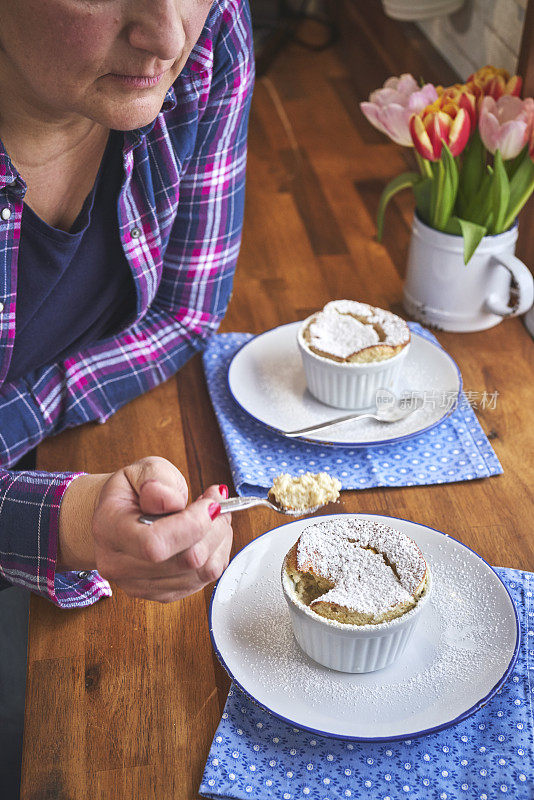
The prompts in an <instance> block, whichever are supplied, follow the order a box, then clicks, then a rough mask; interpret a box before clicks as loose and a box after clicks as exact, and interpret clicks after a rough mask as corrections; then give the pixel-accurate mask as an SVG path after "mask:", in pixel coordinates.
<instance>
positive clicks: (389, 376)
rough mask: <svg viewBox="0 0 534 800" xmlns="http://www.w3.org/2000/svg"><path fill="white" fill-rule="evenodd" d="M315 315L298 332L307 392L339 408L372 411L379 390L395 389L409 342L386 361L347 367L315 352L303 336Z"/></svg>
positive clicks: (322, 401)
mask: <svg viewBox="0 0 534 800" xmlns="http://www.w3.org/2000/svg"><path fill="white" fill-rule="evenodd" d="M314 316H315V314H312V315H311V316H310V317H308V318H307V319H305V320H304V322H303V323H302V325H301V326H300V328H299V330H298V333H297V342H298V346H299V350H300V354H301V356H302V363H303V366H304V373H305V375H306V383H307V384H308V389H309V390H310V392H311V393H312V394H313V396H314V397H316V398H317V400H320V401H321V403H326V405H329V406H335V407H336V408H369V407H371V406H374V405H375V397H376V392H377V390H378V389H390V390H391V391H392V390H393V389H394V388H395V385H396V383H397V380H398V377H399V375H400V373H401V370H402V367H403V364H404V360H405V358H406V356H407V354H408V349H409V347H410V343H409V342H408V344H407V345H406V347H403V348H402V350H401V351H400V353H397V355H395V356H393V357H392V358H387V359H385V360H384V361H370V362H369V363H367V364H345V363H340V362H338V361H333V360H332V359H331V358H324V357H323V356H318V355H317V354H316V353H312V351H311V350H310V349H309V347H308V345H307V343H306V340H305V339H304V336H303V333H304V330H305V329H306V328H307V326H308V325H309V324H310V322H311V320H312V319H313V317H314Z"/></svg>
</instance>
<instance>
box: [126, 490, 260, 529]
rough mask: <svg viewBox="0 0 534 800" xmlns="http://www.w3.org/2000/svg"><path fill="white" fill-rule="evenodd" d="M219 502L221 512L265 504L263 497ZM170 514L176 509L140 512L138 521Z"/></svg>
mask: <svg viewBox="0 0 534 800" xmlns="http://www.w3.org/2000/svg"><path fill="white" fill-rule="evenodd" d="M219 504H220V506H221V514H228V513H230V512H232V511H243V510H244V509H245V508H251V507H252V506H259V505H267V504H266V502H265V500H264V498H263V497H227V498H226V499H223V500H219ZM172 514H176V511H169V512H167V513H166V514H141V516H140V517H139V522H142V523H143V524H144V525H152V523H153V522H156V520H158V519H162V518H163V517H170V516H171V515H172Z"/></svg>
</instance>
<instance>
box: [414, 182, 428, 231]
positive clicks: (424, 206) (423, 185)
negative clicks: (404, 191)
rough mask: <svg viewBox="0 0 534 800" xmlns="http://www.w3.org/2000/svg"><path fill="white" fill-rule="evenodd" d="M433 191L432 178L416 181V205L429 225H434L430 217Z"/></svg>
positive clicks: (418, 211)
mask: <svg viewBox="0 0 534 800" xmlns="http://www.w3.org/2000/svg"><path fill="white" fill-rule="evenodd" d="M431 192H432V179H431V178H425V179H423V180H420V181H419V183H414V185H413V193H414V196H415V205H416V208H417V213H418V214H419V216H420V217H421V219H422V220H423V222H426V224H427V225H432V220H431V217H430V195H431Z"/></svg>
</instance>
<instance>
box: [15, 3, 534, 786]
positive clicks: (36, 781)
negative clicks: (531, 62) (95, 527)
mask: <svg viewBox="0 0 534 800" xmlns="http://www.w3.org/2000/svg"><path fill="white" fill-rule="evenodd" d="M371 5H373V6H374V5H378V4H369V6H371ZM378 22H380V20H378ZM367 24H369V23H367ZM391 24H392V23H391V22H389V23H388V31H389V32H391ZM395 30H396V32H397V36H398V39H397V40H396V43H395V47H384V46H383V44H382V45H381V44H380V43H378V44H377V42H376V40H373V39H372V38H370V36H369V32H366V30H365V29H364V27H363V26H362V30H361V32H360V34H359V35H360V40H358V39H357V38H356V40H355V41H354V47H353V56H354V58H355V59H356V60H358V59H360V61H361V69H360V71H359V72H358V75H359V78H358V81H357V82H356V81H355V80H354V71H353V67H351V66H350V65H349V62H348V60H347V59H345V58H343V57H341V56H340V53H339V52H338V51H336V50H328V51H326V52H322V53H311V52H308V51H306V50H304V49H302V48H300V47H298V46H296V45H294V46H291V47H290V48H289V49H288V50H286V51H285V52H284V53H283V54H281V55H280V56H279V58H278V60H277V61H276V62H275V64H274V66H273V67H272V68H271V69H270V71H269V72H268V74H267V75H265V76H264V77H262V78H261V80H259V81H258V83H257V87H256V91H255V97H254V102H253V110H252V116H251V126H250V154H249V172H248V189H247V199H246V211H245V227H244V237H243V246H242V250H241V255H240V258H239V265H238V272H237V277H236V281H235V289H234V293H233V297H232V301H231V304H230V307H229V311H228V314H227V316H226V318H225V320H224V323H223V326H222V330H224V331H232V330H235V331H250V332H252V333H259V332H261V331H264V330H266V329H269V328H272V327H275V326H277V325H280V324H282V323H286V322H292V321H295V320H299V319H303V318H304V317H306V316H307V315H308V314H309V313H311V312H312V311H314V310H316V309H317V308H319V307H321V306H322V305H323V304H324V303H325V302H327V301H328V300H331V299H333V298H341V297H354V298H358V299H363V300H366V301H368V302H371V303H373V304H376V305H378V306H382V307H385V308H390V309H392V310H393V311H400V310H401V308H400V298H401V286H402V278H403V272H404V264H405V260H406V251H407V245H408V237H409V230H410V220H411V215H412V211H413V201H412V199H411V197H410V195H409V193H405V194H401V195H399V196H397V199H396V202H394V203H393V204H392V206H391V208H390V209H389V211H388V215H387V222H386V235H385V238H384V243H383V244H378V243H377V241H376V238H375V234H376V229H375V221H374V220H375V212H376V206H377V202H378V197H379V195H380V192H381V190H382V188H383V186H384V184H385V183H386V182H387V181H388V180H390V179H391V178H392V177H393V176H395V175H396V174H398V172H399V171H401V170H403V169H405V168H406V153H405V152H404V151H403V150H402V149H401V148H399V147H396V146H395V145H393V144H390V143H388V142H387V141H386V140H385V139H384V137H382V136H380V135H379V134H378V133H377V132H376V131H375V130H374V129H372V128H371V126H370V125H369V124H368V123H367V122H366V121H365V120H363V118H362V117H361V115H360V114H359V112H358V107H357V103H358V101H359V100H361V99H363V98H364V97H366V96H367V94H368V93H369V92H370V91H371V90H372V89H374V88H376V87H377V86H378V85H380V84H381V83H382V81H383V80H384V79H385V78H386V77H387V76H388V74H390V73H394V74H400V73H401V72H402V71H404V70H405V69H406V68H410V69H411V70H412V71H414V70H416V74H426V75H429V74H435V73H436V71H437V66H438V67H439V64H440V61H439V59H437V57H436V56H435V55H432V51H431V49H430V48H428V47H427V48H425V47H419V46H418V47H414V46H410V35H411V34H410V30H411V28H406V27H405V26H402V25H397V24H396V28H395ZM310 35H313V31H312V30H310ZM388 35H391V33H389V34H388ZM403 37H404V38H403ZM436 59H437V60H436ZM436 64H437V66H436ZM416 68H417V69H416ZM431 70H434V72H433V73H432V72H431ZM438 338H439V341H440V342H441V344H442V345H443V346H444V347H445V348H446V349H447V350H448V352H449V353H450V354H451V355H452V356H453V358H455V359H456V361H457V363H458V364H459V366H460V369H461V371H462V374H463V378H464V385H465V388H466V390H468V391H470V392H476V393H480V395H479V396H481V393H482V392H484V391H486V392H488V393H494V392H498V398H497V404H496V408H495V409H491V408H486V409H478V410H477V413H478V417H479V420H480V422H481V424H482V427H483V428H484V430H485V431H486V433H487V434H488V435H489V437H490V439H491V441H492V444H493V446H494V448H495V451H496V453H497V455H498V457H499V459H500V460H501V463H502V466H503V468H504V474H503V475H501V476H498V477H493V478H489V479H486V480H477V481H468V482H465V483H457V484H454V483H453V484H447V485H441V486H430V487H424V486H423V487H410V488H401V489H372V490H365V491H359V492H344V493H343V495H342V501H341V506H340V507H339V510H341V511H349V512H356V511H362V512H376V513H384V514H389V515H391V516H398V517H404V518H408V519H411V520H415V521H417V522H420V523H423V524H425V525H430V526H432V527H435V528H437V529H439V530H443V531H446V532H447V533H449V534H451V535H452V536H454V537H456V538H458V539H459V540H461V541H462V542H464V543H465V544H467V545H469V546H470V547H472V548H474V549H475V550H476V551H477V552H478V553H480V555H481V556H483V558H485V559H486V560H487V561H489V562H490V563H491V564H495V565H501V566H509V567H516V568H522V569H527V570H534V538H533V536H532V518H533V502H532V491H531V487H532V482H533V477H534V475H533V473H534V467H533V462H532V453H533V451H534V425H532V423H531V415H532V412H533V410H534V393H533V388H532V376H533V364H534V345H533V342H532V340H531V339H530V337H529V335H528V333H527V331H526V330H525V328H524V327H523V325H522V323H521V322H520V321H519V320H508V321H505V322H503V323H502V324H501V325H499V326H498V327H496V328H494V329H492V330H489V331H484V332H481V333H472V334H446V333H439V334H438ZM148 455H159V456H163V457H165V458H168V459H170V460H171V461H173V462H174V463H175V464H177V465H178V466H179V467H180V469H181V470H182V471H183V473H184V475H185V476H186V478H187V480H188V483H189V486H190V490H191V494H192V495H194V496H196V495H198V494H199V493H200V492H201V490H202V489H203V488H204V487H206V486H207V485H209V484H212V483H222V482H224V483H228V484H229V485H230V486H231V474H230V470H229V466H228V461H227V458H226V455H225V451H224V448H223V445H222V441H221V437H220V434H219V429H218V426H217V422H216V419H215V416H214V413H213V410H212V408H211V405H210V402H209V398H208V393H207V389H206V384H205V379H204V376H203V372H202V366H201V361H200V357H199V356H197V357H195V358H194V359H192V361H191V362H190V363H188V364H187V365H186V367H185V368H184V369H182V370H181V371H180V373H179V374H178V375H177V376H176V378H174V379H172V380H169V381H168V382H167V383H166V384H164V385H162V386H160V387H158V388H157V389H155V390H153V391H151V392H150V393H148V394H147V395H145V396H143V397H140V398H138V399H137V400H135V401H134V402H132V403H130V404H129V405H128V406H126V407H124V408H123V409H121V410H120V411H119V412H118V413H117V414H116V415H115V416H114V417H113V418H112V419H110V420H109V421H108V422H107V423H106V424H105V425H97V424H90V425H85V426H83V427H81V428H79V429H75V430H71V431H68V432H66V433H64V434H62V435H60V436H58V437H56V438H52V439H50V440H49V441H47V442H46V443H44V444H43V445H42V446H41V447H40V448H39V453H38V466H39V467H40V468H43V469H48V470H64V469H72V470H86V471H92V472H106V471H111V470H115V469H117V468H119V467H120V466H122V465H124V464H126V463H129V462H132V461H134V460H135V459H137V458H140V457H142V456H148ZM280 521H281V520H280V517H279V516H277V515H276V514H274V513H273V512H271V511H268V510H256V511H254V512H249V513H241V514H239V515H235V516H234V533H235V536H234V552H236V551H238V550H239V549H240V548H242V547H243V546H244V545H245V544H247V543H248V542H249V541H250V540H251V539H253V538H254V537H255V536H257V535H259V534H260V533H263V532H264V531H265V530H268V529H270V528H272V527H275V526H276V525H277V524H279V523H280ZM211 588H212V587H208V588H207V589H206V590H205V591H204V592H201V593H198V594H196V595H194V596H192V597H189V598H187V599H185V600H183V601H181V602H179V603H176V604H174V605H159V604H157V603H152V602H145V601H142V600H133V599H130V598H128V597H127V596H126V595H125V594H124V593H123V592H122V591H120V590H119V589H115V590H114V594H113V597H112V598H110V599H104V600H102V601H100V602H99V603H97V604H96V605H95V606H92V607H90V608H87V609H83V610H76V611H68V612H65V611H60V610H58V609H57V608H55V607H53V606H52V605H51V604H49V603H47V602H46V601H44V600H42V599H40V598H37V597H33V598H32V601H31V612H30V636H29V648H28V683H27V695H26V713H25V737H24V757H23V778H22V792H21V797H22V798H23V800H45V798H46V799H47V800H55V799H56V798H57V800H89V798H90V799H91V800H95V798H97V799H99V798H106V800H108V799H111V798H112V799H113V800H123V799H124V800H132V799H134V800H136V799H137V798H139V800H152V798H154V800H163V798H164V800H174V799H176V800H178V799H179V800H182V799H183V800H190V798H194V797H196V796H197V788H198V786H199V783H200V779H201V775H202V771H203V767H204V763H205V759H206V756H207V754H208V750H209V746H210V743H211V740H212V737H213V734H214V731H215V728H216V726H217V724H218V721H219V719H220V714H221V711H222V707H223V704H224V701H225V698H226V693H227V691H228V685H229V684H228V679H227V677H226V675H225V674H224V672H223V670H222V668H221V667H220V666H219V664H218V662H217V660H216V658H215V656H214V654H213V652H212V648H211V645H210V639H209V633H208V622H207V608H208V604H209V600H210V595H211Z"/></svg>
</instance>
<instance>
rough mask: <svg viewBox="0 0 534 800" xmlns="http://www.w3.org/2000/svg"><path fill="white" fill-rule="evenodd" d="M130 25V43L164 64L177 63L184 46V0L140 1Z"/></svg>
mask: <svg viewBox="0 0 534 800" xmlns="http://www.w3.org/2000/svg"><path fill="white" fill-rule="evenodd" d="M133 6H134V10H133V11H132V15H131V16H132V19H131V21H130V22H129V25H128V29H127V32H128V42H129V44H130V45H131V46H132V47H135V48H136V49H137V50H145V51H146V52H148V53H150V54H151V55H154V56H156V57H157V58H159V59H160V60H161V61H175V60H176V59H177V58H179V56H180V55H181V54H182V51H183V49H184V46H185V39H186V37H185V30H184V25H183V21H182V14H181V6H182V2H181V0H139V2H137V3H134V4H133Z"/></svg>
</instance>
